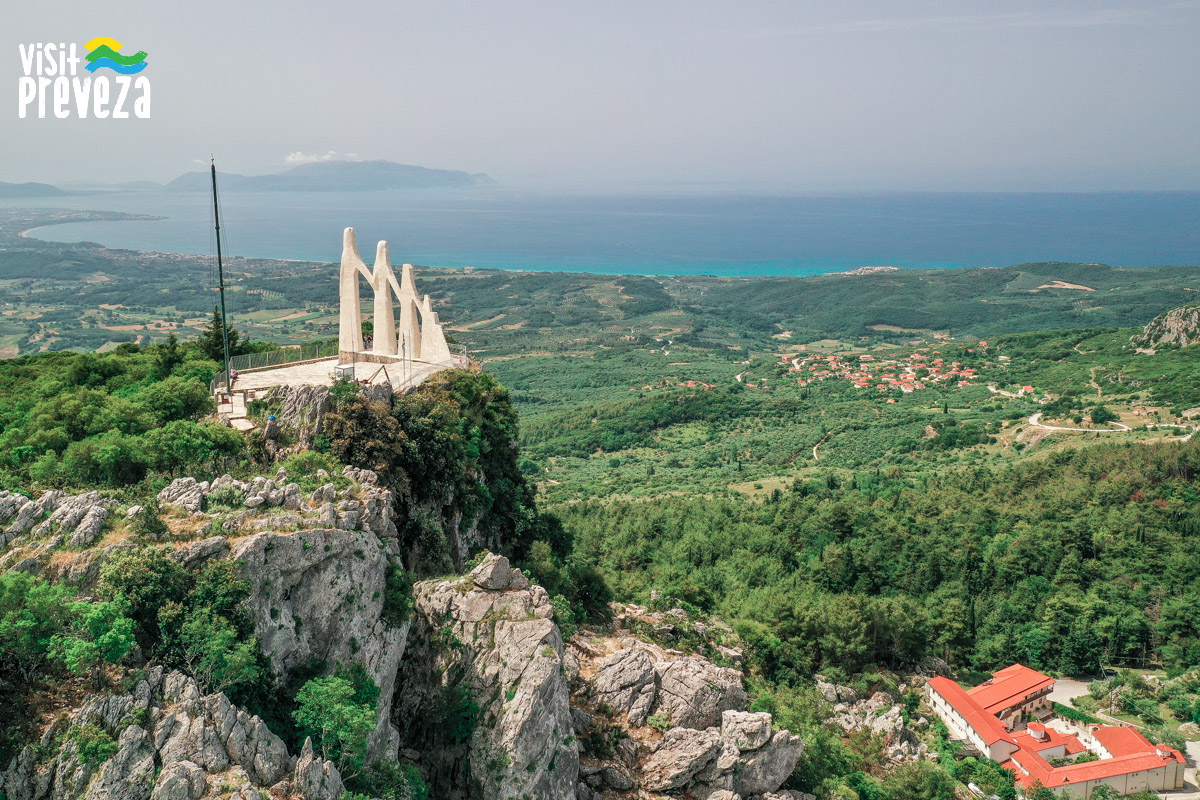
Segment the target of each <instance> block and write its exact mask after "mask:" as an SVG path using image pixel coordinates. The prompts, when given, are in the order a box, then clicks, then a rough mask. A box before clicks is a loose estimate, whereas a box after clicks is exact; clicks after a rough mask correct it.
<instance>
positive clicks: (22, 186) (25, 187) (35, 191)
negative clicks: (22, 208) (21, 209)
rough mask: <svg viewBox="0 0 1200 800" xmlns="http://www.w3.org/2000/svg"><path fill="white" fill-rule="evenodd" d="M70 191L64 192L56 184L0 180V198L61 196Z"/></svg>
mask: <svg viewBox="0 0 1200 800" xmlns="http://www.w3.org/2000/svg"><path fill="white" fill-rule="evenodd" d="M68 194H70V192H64V191H63V190H62V189H59V188H58V187H57V186H51V185H50V184H48V183H5V182H4V181H0V198H2V199H7V198H20V197H62V196H64V195H68Z"/></svg>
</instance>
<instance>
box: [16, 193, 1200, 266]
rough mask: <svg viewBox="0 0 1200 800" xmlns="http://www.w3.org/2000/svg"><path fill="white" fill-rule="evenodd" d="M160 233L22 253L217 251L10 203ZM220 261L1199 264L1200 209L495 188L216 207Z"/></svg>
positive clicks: (138, 207) (94, 232)
mask: <svg viewBox="0 0 1200 800" xmlns="http://www.w3.org/2000/svg"><path fill="white" fill-rule="evenodd" d="M0 205H3V206H4V207H9V208H14V207H21V208H33V207H46V208H76V209H80V210H94V211H122V212H127V213H136V214H148V215H155V216H159V217H163V219H156V220H116V221H109V220H104V221H91V222H79V223H66V224H56V225H51V226H40V227H38V228H37V230H36V233H31V236H32V238H35V239H43V240H48V241H55V242H78V241H90V242H97V243H99V244H102V245H104V246H106V247H110V248H122V249H130V250H139V251H149V252H166V253H182V254H191V255H207V254H211V253H212V252H214V250H215V247H214V240H213V231H212V206H211V198H210V197H209V196H207V195H204V194H203V193H171V192H161V191H119V192H92V193H80V194H74V195H69V196H65V197H52V198H37V199H28V198H27V199H22V200H15V199H12V200H6V201H3V202H2V203H0ZM221 217H222V219H221V222H222V229H223V232H224V234H225V236H224V239H223V242H224V246H225V252H226V253H227V254H229V255H231V256H243V257H246V258H269V259H284V260H295V261H315V262H330V261H337V260H338V258H339V257H340V252H341V232H342V229H343V228H345V227H354V228H355V229H356V232H357V234H358V241H359V246H360V248H361V249H362V251H363V254H364V256H365V257H367V259H368V261H369V260H371V258H372V255H373V252H372V251H373V250H374V244H375V242H376V241H377V240H380V239H386V240H388V242H389V246H390V250H391V255H392V260H393V261H395V262H396V263H405V262H408V263H414V264H420V265H424V266H431V267H476V268H480V269H489V268H491V269H509V270H529V271H545V272H586V273H598V274H641V275H662V276H670V275H715V276H733V277H750V276H759V275H763V276H766V275H774V276H780V275H795V276H807V275H819V274H825V273H831V272H845V271H848V270H852V269H857V268H861V267H873V266H890V267H896V268H899V269H956V268H969V267H1003V266H1009V265H1012V264H1020V263H1029V262H1038V261H1067V262H1078V263H1103V264H1109V265H1112V266H1123V267H1149V266H1160V265H1186V264H1196V263H1200V192H1197V191H1183V190H1166V191H1106V192H926V191H920V192H845V193H836V192H811V193H800V192H794V193H774V194H747V193H661V192H659V193H651V192H646V193H626V194H595V193H593V194H580V193H574V194H561V193H549V192H544V191H527V190H516V189H508V188H495V187H492V188H486V189H464V190H441V189H425V190H406V191H399V190H394V191H371V192H306V193H294V192H264V193H240V192H227V193H222V195H221Z"/></svg>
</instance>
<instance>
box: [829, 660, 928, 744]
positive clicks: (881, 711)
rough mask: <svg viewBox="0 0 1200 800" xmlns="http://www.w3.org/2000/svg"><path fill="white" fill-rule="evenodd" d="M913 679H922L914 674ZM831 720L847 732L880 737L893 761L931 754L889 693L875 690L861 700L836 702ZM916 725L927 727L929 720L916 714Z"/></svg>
mask: <svg viewBox="0 0 1200 800" xmlns="http://www.w3.org/2000/svg"><path fill="white" fill-rule="evenodd" d="M911 680H914V681H915V680H920V678H919V676H914V677H913V678H912V679H911ZM832 722H833V723H834V724H836V725H837V726H838V727H840V728H841V729H842V730H844V731H846V733H847V734H849V733H851V732H853V731H857V730H868V731H870V732H871V733H873V734H875V735H877V736H879V737H881V738H882V739H883V741H884V744H885V745H886V747H887V754H888V757H889V758H891V759H892V760H893V761H911V760H914V759H918V758H925V757H926V755H927V754H928V753H929V748H928V746H927V745H925V743H923V742H921V741H920V740H919V738H918V737H917V735H916V734H915V733H914V732H913V731H912V729H910V728H909V727H908V723H907V722H906V721H905V719H904V712H903V708H902V707H901V705H900V704H899V703H898V702H897V701H896V699H895V698H893V697H892V695H890V694H888V693H886V692H875V693H873V694H872V695H871V696H870V697H867V698H865V699H862V700H856V701H855V702H843V703H838V704H836V705H835V706H834V707H833V719H832ZM914 724H915V725H917V726H918V727H921V726H923V725H925V726H927V725H928V720H926V719H925V718H924V717H917V718H916V719H915V720H914Z"/></svg>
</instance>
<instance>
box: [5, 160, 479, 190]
mask: <svg viewBox="0 0 1200 800" xmlns="http://www.w3.org/2000/svg"><path fill="white" fill-rule="evenodd" d="M218 180H219V181H220V187H221V190H222V191H225V192H369V191H375V190H380V189H445V188H460V187H467V186H490V185H492V184H494V183H495V181H494V180H492V179H491V178H490V177H488V176H487V175H484V174H483V173H476V174H471V173H469V172H460V171H459V170H454V169H429V168H427V167H415V166H413V165H411V164H397V163H395V162H394V161H320V162H317V163H315V164H301V165H300V166H298V167H292V168H291V169H289V170H284V171H283V172H276V173H273V174H270V175H236V174H234V173H230V172H222V173H219V177H218ZM211 181H212V177H211V174H210V173H209V172H208V171H207V170H202V171H199V172H185V173H184V174H183V175H180V176H179V177H178V178H176V179H175V180H173V181H171V182H170V183H167V184H166V185H164V184H161V183H155V182H154V181H131V182H128V183H97V182H95V181H71V182H69V183H64V186H67V187H68V188H67V189H60V188H59V187H57V186H51V185H50V184H48V183H4V182H3V181H0V199H9V198H23V197H62V196H65V195H71V194H94V193H96V192H109V191H157V190H162V191H166V192H207V191H210V190H211V189H212V183H211Z"/></svg>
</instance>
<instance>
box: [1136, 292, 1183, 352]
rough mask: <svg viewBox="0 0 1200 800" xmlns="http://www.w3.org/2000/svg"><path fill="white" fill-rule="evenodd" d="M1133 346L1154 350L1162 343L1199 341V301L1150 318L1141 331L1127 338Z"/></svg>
mask: <svg viewBox="0 0 1200 800" xmlns="http://www.w3.org/2000/svg"><path fill="white" fill-rule="evenodd" d="M1129 341H1130V343H1132V344H1133V346H1134V347H1138V348H1142V349H1144V350H1146V351H1148V352H1151V353H1152V352H1154V349H1155V348H1157V347H1162V346H1163V345H1179V346H1181V347H1187V346H1188V345H1193V344H1196V343H1197V342H1200V303H1193V304H1192V305H1188V306H1180V307H1179V308H1172V309H1171V310H1170V311H1166V312H1164V313H1162V314H1159V315H1158V316H1157V317H1155V318H1154V319H1152V320H1150V322H1149V324H1147V325H1146V327H1145V329H1143V330H1142V332H1141V333H1136V334H1134V335H1133V336H1131V337H1130V339H1129Z"/></svg>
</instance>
